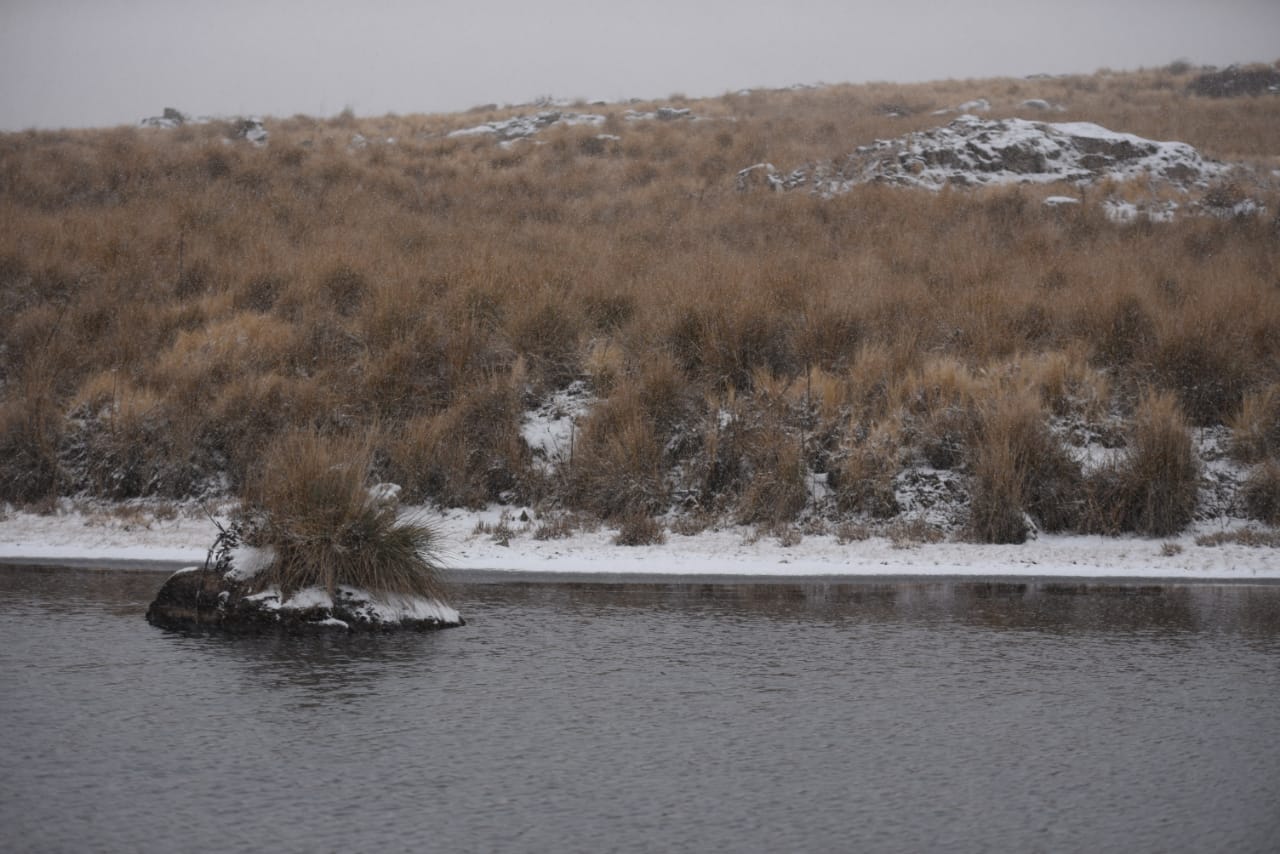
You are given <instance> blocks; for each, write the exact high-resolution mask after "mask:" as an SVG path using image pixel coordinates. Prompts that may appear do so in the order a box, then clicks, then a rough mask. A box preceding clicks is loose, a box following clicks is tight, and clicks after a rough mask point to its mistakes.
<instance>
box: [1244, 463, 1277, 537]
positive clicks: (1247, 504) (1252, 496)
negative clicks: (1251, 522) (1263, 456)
mask: <svg viewBox="0 0 1280 854" xmlns="http://www.w3.org/2000/svg"><path fill="white" fill-rule="evenodd" d="M1241 497H1242V498H1243V499H1244V509H1245V513H1246V514H1248V516H1249V518H1250V519H1257V520H1258V521H1259V522H1265V523H1266V524H1268V525H1280V461H1276V460H1274V459H1272V460H1267V461H1266V462H1265V463H1263V464H1262V465H1260V466H1258V467H1257V468H1256V469H1254V470H1253V472H1252V474H1250V475H1249V479H1248V480H1247V481H1245V484H1244V490H1243V493H1242V496H1241Z"/></svg>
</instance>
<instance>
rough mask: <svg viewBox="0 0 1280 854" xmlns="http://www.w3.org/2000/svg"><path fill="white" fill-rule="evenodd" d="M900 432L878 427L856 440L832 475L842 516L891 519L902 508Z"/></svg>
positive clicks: (830, 476) (841, 457) (829, 476)
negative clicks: (898, 492)
mask: <svg viewBox="0 0 1280 854" xmlns="http://www.w3.org/2000/svg"><path fill="white" fill-rule="evenodd" d="M899 442H900V433H899V432H898V430H897V429H896V426H895V425H878V426H877V427H876V428H874V429H872V430H871V431H870V433H869V435H868V436H867V437H866V438H865V439H863V440H861V441H858V440H857V439H856V438H854V439H852V440H851V441H850V442H849V443H848V445H847V447H845V448H844V449H843V450H842V452H841V454H840V457H839V459H838V462H837V463H836V465H835V468H834V470H833V471H832V472H831V473H830V474H829V475H828V482H829V484H830V485H831V486H832V488H834V489H835V495H836V507H837V509H838V510H840V512H842V513H862V514H866V515H868V516H871V517H873V518H876V519H889V518H892V517H894V516H896V515H897V514H898V512H899V510H900V509H901V508H900V507H899V505H898V498H897V495H896V493H895V491H894V487H893V479H894V477H896V476H897V474H898V472H899V471H901V470H902V465H901V462H900V460H899V450H900V446H899Z"/></svg>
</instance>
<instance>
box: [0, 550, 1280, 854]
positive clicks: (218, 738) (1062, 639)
mask: <svg viewBox="0 0 1280 854" xmlns="http://www.w3.org/2000/svg"><path fill="white" fill-rule="evenodd" d="M161 578H162V577H161V576H158V575H156V574H154V573H145V572H121V571H113V572H101V571H88V570H66V569H61V570H59V569H50V568H14V567H0V724H2V725H3V729H2V732H3V734H4V748H3V750H2V751H0V848H3V849H4V850H7V851H15V852H17V851H174V850H181V851H225V850H249V849H266V848H270V849H271V850H275V851H285V852H290V851H298V852H302V851H308V852H309V851H325V850H352V851H368V850H375V849H379V848H380V849H384V850H389V851H401V850H411V849H412V850H465V851H552V850H554V851H591V852H596V851H613V850H626V851H668V850H684V851H735V852H737V851H778V850H806V851H835V850H840V851H846V850H858V851H923V850H946V851H954V852H965V851H989V850H1006V851H1082V852H1083V851H1097V850H1124V851H1127V852H1145V851H1151V852H1155V851H1212V850H1216V851H1233V852H1248V851H1259V852H1261V851H1275V850H1277V840H1280V806H1278V805H1280V587H1276V586H1270V587H1258V586H1211V585H1191V586H1157V587H1136V586H1135V587H1106V586H1096V585H1095V586H1079V585H1074V584H1056V585H1055V584H1043V583H1042V584H1027V585H1009V584H981V583H963V582H947V581H932V582H920V583H906V582H904V583H888V584H872V583H852V584H835V583H823V582H815V583H786V584H769V583H752V584H737V585H723V584H693V583H679V582H676V583H660V584H623V583H554V584H553V583H518V584H513V583H502V584H499V583H485V584H471V585H467V586H464V587H462V588H460V590H459V595H458V597H457V602H456V604H458V605H459V606H460V609H461V610H462V612H463V614H464V615H465V616H466V618H467V619H468V621H469V624H468V625H467V626H466V627H464V628H460V629H453V630H449V631H444V632H437V633H433V634H425V635H405V636H386V637H372V638H370V637H363V638H346V637H340V638H332V639H315V638H313V639H271V638H235V639H227V638H220V637H210V636H205V637H185V636H182V635H178V634H172V633H168V632H164V631H161V630H158V629H154V628H152V627H150V626H148V625H147V624H146V623H145V622H144V621H143V619H142V614H143V611H144V610H145V608H146V604H147V602H148V601H149V600H150V598H151V596H152V595H153V593H154V591H155V590H156V588H157V587H158V586H159V583H160V581H161Z"/></svg>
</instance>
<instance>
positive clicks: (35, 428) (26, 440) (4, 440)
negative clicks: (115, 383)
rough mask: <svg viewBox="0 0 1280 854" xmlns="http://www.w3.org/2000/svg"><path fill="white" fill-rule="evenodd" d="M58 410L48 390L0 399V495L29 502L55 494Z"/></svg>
mask: <svg viewBox="0 0 1280 854" xmlns="http://www.w3.org/2000/svg"><path fill="white" fill-rule="evenodd" d="M62 430H63V419H62V413H61V412H60V411H59V409H58V407H57V405H56V404H55V403H54V401H53V400H52V398H51V397H50V396H49V395H48V394H40V393H37V394H35V395H33V396H29V397H16V398H11V399H9V400H7V401H4V402H3V403H0V497H3V498H5V499H8V500H11V501H15V502H18V503H20V504H29V503H32V502H37V501H41V500H43V499H47V498H50V497H53V496H55V495H57V493H58V490H59V488H60V486H61V483H60V478H61V467H60V466H59V464H58V445H59V443H60V441H61V438H62Z"/></svg>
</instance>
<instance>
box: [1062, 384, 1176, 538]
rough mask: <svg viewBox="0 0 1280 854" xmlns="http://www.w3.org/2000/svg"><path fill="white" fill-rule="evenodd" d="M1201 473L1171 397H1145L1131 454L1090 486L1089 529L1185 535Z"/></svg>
mask: <svg viewBox="0 0 1280 854" xmlns="http://www.w3.org/2000/svg"><path fill="white" fill-rule="evenodd" d="M1199 476H1200V470H1199V465H1198V463H1197V462H1196V457H1195V450H1194V448H1193V447H1192V443H1191V434H1190V432H1189V431H1188V429H1187V423H1186V420H1185V419H1184V418H1183V416H1182V411H1181V410H1180V409H1179V407H1178V404H1177V401H1176V400H1174V398H1173V397H1172V396H1170V395H1168V394H1162V393H1157V394H1153V395H1151V396H1149V397H1147V398H1145V399H1144V400H1143V401H1142V402H1141V404H1140V405H1139V406H1138V411H1137V412H1136V413H1135V415H1134V420H1133V425H1132V427H1131V428H1130V431H1129V448H1128V455H1127V457H1126V459H1125V460H1124V461H1122V462H1121V463H1119V464H1117V465H1113V466H1109V467H1106V468H1104V469H1102V470H1100V471H1098V472H1096V473H1095V474H1094V475H1093V476H1092V477H1091V478H1090V481H1089V484H1088V488H1089V492H1090V507H1089V511H1088V513H1089V518H1088V521H1087V524H1086V527H1087V528H1088V529H1090V530H1093V531H1096V532H1099V533H1107V534H1114V533H1119V532H1121V531H1134V532H1136V533H1139V534H1145V535H1147V536H1152V537H1163V536H1168V535H1170V534H1175V533H1177V532H1178V531H1180V530H1182V529H1183V528H1184V527H1186V525H1187V524H1188V523H1189V522H1190V521H1191V518H1192V515H1193V514H1194V512H1195V508H1196V492H1197V489H1198V485H1199Z"/></svg>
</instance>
